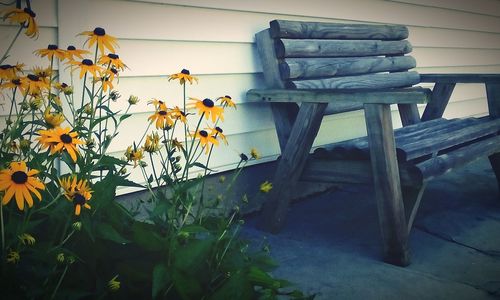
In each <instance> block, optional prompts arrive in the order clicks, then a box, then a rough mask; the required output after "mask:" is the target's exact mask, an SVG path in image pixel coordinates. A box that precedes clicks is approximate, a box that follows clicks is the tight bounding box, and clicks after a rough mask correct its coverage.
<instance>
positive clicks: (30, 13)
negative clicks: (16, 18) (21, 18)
mask: <svg viewBox="0 0 500 300" xmlns="http://www.w3.org/2000/svg"><path fill="white" fill-rule="evenodd" d="M24 12H25V13H27V14H28V15H30V17H32V18H34V17H36V14H35V12H34V11H32V10H31V9H29V8H27V7H26V8H25V9H24Z"/></svg>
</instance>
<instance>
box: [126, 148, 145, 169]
mask: <svg viewBox="0 0 500 300" xmlns="http://www.w3.org/2000/svg"><path fill="white" fill-rule="evenodd" d="M125 157H126V158H127V161H133V162H134V168H135V167H137V162H139V161H140V160H141V159H143V158H144V154H143V153H142V149H136V148H135V146H134V147H133V148H132V146H128V147H127V150H126V151H125Z"/></svg>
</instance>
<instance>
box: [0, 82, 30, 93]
mask: <svg viewBox="0 0 500 300" xmlns="http://www.w3.org/2000/svg"><path fill="white" fill-rule="evenodd" d="M27 88H28V83H27V82H26V80H21V78H14V79H10V80H9V81H7V82H4V83H2V84H1V85H0V89H12V90H14V89H18V90H19V91H20V92H21V93H22V94H23V95H24V94H26V89H27Z"/></svg>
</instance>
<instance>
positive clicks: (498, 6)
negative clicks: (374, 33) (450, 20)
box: [388, 0, 500, 17]
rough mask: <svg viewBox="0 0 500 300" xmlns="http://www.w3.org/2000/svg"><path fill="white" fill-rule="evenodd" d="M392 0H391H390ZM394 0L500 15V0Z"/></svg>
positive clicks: (395, 0)
mask: <svg viewBox="0 0 500 300" xmlns="http://www.w3.org/2000/svg"><path fill="white" fill-rule="evenodd" d="M388 1H391V0H388ZM393 2H403V3H411V4H415V5H424V6H430V7H440V8H447V9H452V10H461V11H465V12H475V13H478V14H485V15H491V16H497V17H498V16H500V2H499V1H498V0H474V1H470V0H394V1H393Z"/></svg>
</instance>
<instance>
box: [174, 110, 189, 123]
mask: <svg viewBox="0 0 500 300" xmlns="http://www.w3.org/2000/svg"><path fill="white" fill-rule="evenodd" d="M170 115H171V116H172V118H174V119H176V120H179V121H181V122H182V123H184V124H186V123H187V118H186V116H187V115H186V113H185V112H183V111H182V110H181V109H180V108H179V107H178V106H176V107H174V108H173V109H172V110H171V111H170Z"/></svg>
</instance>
